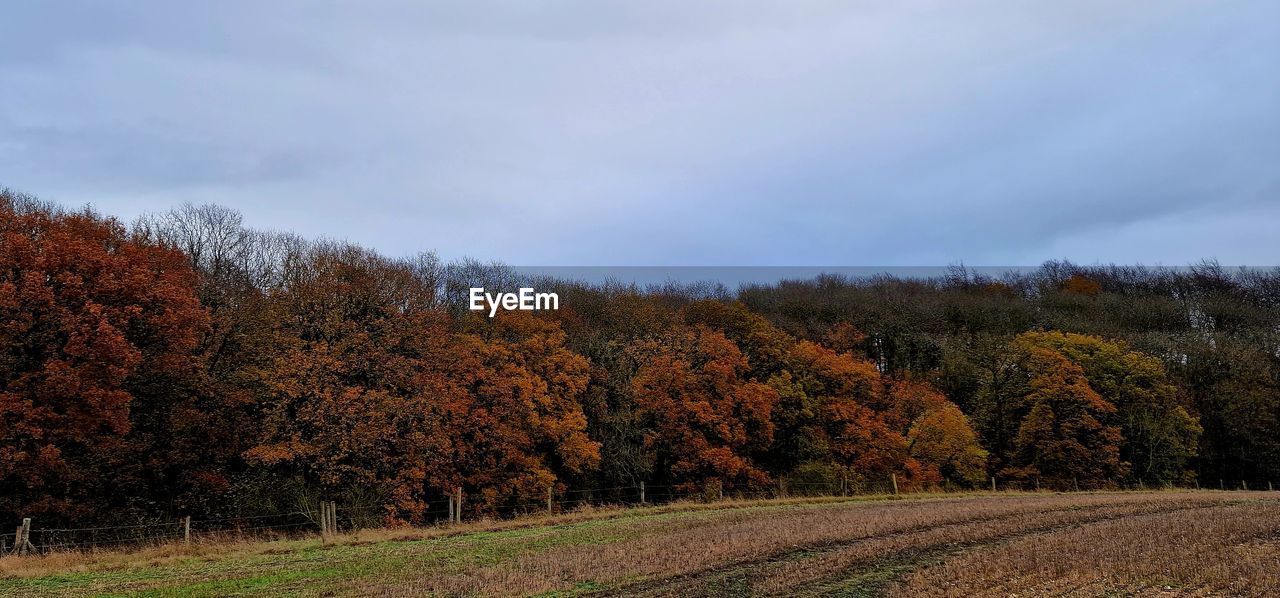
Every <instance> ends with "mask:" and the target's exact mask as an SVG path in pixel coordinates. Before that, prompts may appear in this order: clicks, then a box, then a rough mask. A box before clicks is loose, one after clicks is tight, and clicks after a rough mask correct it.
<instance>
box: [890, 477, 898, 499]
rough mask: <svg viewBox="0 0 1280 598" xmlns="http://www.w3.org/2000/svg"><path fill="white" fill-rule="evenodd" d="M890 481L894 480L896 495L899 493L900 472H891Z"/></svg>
mask: <svg viewBox="0 0 1280 598" xmlns="http://www.w3.org/2000/svg"><path fill="white" fill-rule="evenodd" d="M889 481H891V482H893V493H894V494H895V495H896V494H897V493H898V474H896V473H891V474H889Z"/></svg>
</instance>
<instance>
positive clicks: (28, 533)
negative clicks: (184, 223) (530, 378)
mask: <svg viewBox="0 0 1280 598" xmlns="http://www.w3.org/2000/svg"><path fill="white" fill-rule="evenodd" d="M1166 488H1172V486H1169V485H1164V486H1147V485H1145V484H1142V483H1140V482H1139V483H1134V484H1131V485H1122V486H1116V485H1114V484H1111V485H1106V486H1096V487H1095V486H1090V485H1081V484H1078V483H1072V484H1069V485H1065V486H1064V485H1063V484H1062V483H1058V484H1055V485H1054V487H1048V486H1047V485H1046V486H1042V485H1041V484H1040V482H1039V481H1037V480H996V479H994V478H992V479H991V482H990V484H989V486H986V487H979V488H977V490H986V491H992V492H1037V491H1038V492H1045V491H1054V492H1063V491H1076V490H1078V491H1094V490H1104V489H1111V490H1115V489H1122V490H1156V489H1166ZM1195 488H1196V489H1212V490H1268V491H1269V490H1272V489H1273V486H1272V484H1271V483H1270V482H1262V483H1256V482H1255V483H1254V484H1252V485H1251V484H1250V483H1249V482H1248V481H1240V482H1237V483H1234V484H1227V483H1226V481H1225V480H1224V481H1222V483H1221V484H1219V485H1217V486H1211V485H1206V486H1204V487H1203V488H1201V485H1200V484H1199V483H1196V485H1195ZM900 490H902V492H900ZM907 490H909V489H907V488H902V489H900V488H899V487H898V480H897V479H896V477H891V478H890V479H889V480H886V481H884V482H873V483H868V482H866V481H862V482H858V483H852V482H850V481H849V480H836V481H830V480H824V481H783V482H780V483H779V484H778V486H776V487H774V488H769V489H758V488H757V489H752V490H741V489H729V490H726V489H725V488H723V487H721V486H720V485H718V484H708V485H705V486H702V487H701V488H692V487H690V486H689V485H680V486H675V485H647V484H638V485H636V486H614V487H605V488H580V489H566V490H561V491H559V492H555V491H549V492H548V494H547V495H546V498H544V499H541V500H528V498H529V497H526V500H524V501H518V502H511V503H507V504H498V505H492V504H486V505H484V507H483V509H482V510H477V509H475V508H472V509H471V510H469V511H468V510H467V508H466V505H465V502H466V499H465V498H464V499H463V500H464V507H463V508H462V509H460V510H459V513H460V517H463V518H475V517H481V516H482V517H486V518H517V517H525V516H531V515H547V514H553V515H554V514H563V513H569V512H573V511H576V510H581V509H583V508H600V507H605V508H625V507H640V506H652V505H661V504H667V503H672V502H676V501H700V502H708V503H711V502H719V501H725V500H761V499H780V498H818V497H852V496H870V495H894V494H899V493H902V494H907V493H909V492H908V491H907ZM927 490H928V491H929V492H973V491H974V488H972V487H959V486H951V485H942V486H933V487H930V488H928V489H927ZM464 497H465V493H464ZM453 500H454V498H453V497H449V498H443V499H437V500H429V501H424V502H422V503H420V504H421V505H422V506H423V512H424V513H425V514H426V517H425V518H426V520H428V521H432V522H434V523H436V524H440V523H444V522H445V521H447V520H446V517H447V516H448V517H450V519H449V520H451V517H452V515H451V513H452V511H453V509H454V504H453ZM336 513H337V517H336V521H335V522H334V524H335V525H336V529H332V530H327V529H326V528H325V524H324V523H323V522H322V521H321V515H320V514H319V513H317V512H313V511H312V510H311V509H302V510H296V511H288V512H280V513H266V514H254V515H238V516H225V517H214V518H205V519H192V518H190V517H183V518H180V519H177V520H156V521H150V522H141V523H136V524H129V525H114V526H91V527H49V528H42V527H37V526H33V525H32V523H31V520H25V526H23V525H20V526H17V528H16V530H15V531H14V532H9V533H0V556H5V555H13V554H47V553H51V552H62V551H94V550H118V549H121V548H136V547H145V546H156V545H163V544H171V543H191V542H208V541H215V542H216V541H224V540H227V539H270V538H297V537H302V536H314V535H316V534H323V533H338V532H341V531H343V530H346V531H351V530H358V529H372V528H381V527H386V526H387V524H388V523H389V522H390V516H391V515H392V514H393V511H391V510H388V508H386V507H384V506H378V505H366V506H356V505H350V506H339V507H338V508H337V509H336ZM24 527H25V529H24Z"/></svg>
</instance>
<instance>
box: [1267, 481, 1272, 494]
mask: <svg viewBox="0 0 1280 598" xmlns="http://www.w3.org/2000/svg"><path fill="white" fill-rule="evenodd" d="M1273 491H1274V489H1273V488H1272V487H1271V480H1267V492H1273Z"/></svg>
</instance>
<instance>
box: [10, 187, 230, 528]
mask: <svg viewBox="0 0 1280 598" xmlns="http://www.w3.org/2000/svg"><path fill="white" fill-rule="evenodd" d="M194 289H195V275H194V272H193V271H192V269H191V268H190V266H188V264H187V260H186V259H185V258H184V256H183V255H182V254H181V253H179V252H178V251H176V250H174V249H171V248H167V247H161V246H157V245H154V244H150V243H146V242H140V241H137V240H134V239H132V238H130V236H129V235H128V234H127V232H126V230H125V228H124V227H123V226H121V225H120V224H119V223H118V222H116V221H114V220H111V219H109V218H103V217H100V216H98V215H96V214H94V213H92V212H89V211H83V212H76V213H67V212H61V211H59V210H57V209H55V208H52V207H50V206H46V205H41V204H39V203H36V202H35V201H33V200H31V199H29V198H24V197H19V196H15V195H12V194H7V193H6V194H4V195H3V196H0V485H2V486H3V487H4V488H5V490H4V492H3V493H0V512H4V513H8V514H9V515H14V514H16V513H17V512H18V511H19V509H21V511H22V514H24V515H32V514H35V515H41V514H47V515H53V516H54V517H57V518H59V519H63V520H66V519H69V518H73V517H76V518H96V517H99V516H100V514H102V513H105V512H106V510H105V509H103V507H105V506H106V505H107V504H112V505H114V506H115V507H124V508H126V509H129V510H135V509H136V510H139V511H147V510H151V504H148V502H149V501H163V500H167V499H168V498H169V497H167V496H164V494H163V491H164V489H163V488H157V487H155V486H154V485H153V482H154V480H152V479H150V477H149V476H150V475H151V472H150V470H149V469H148V468H147V467H146V466H147V465H153V464H152V463H149V462H148V454H149V451H150V449H152V448H153V447H152V446H148V441H149V438H148V437H147V436H146V433H147V432H148V431H150V430H149V429H148V423H149V422H147V421H140V418H141V417H142V414H144V413H151V414H155V417H156V419H159V420H164V419H167V416H166V414H167V413H172V411H171V410H170V406H177V405H182V404H184V402H185V401H186V398H187V397H188V396H189V394H190V392H191V386H192V385H191V380H192V376H193V374H194V373H195V371H196V370H197V369H198V367H199V364H198V360H196V359H195V357H194V353H195V348H196V344H197V342H198V340H199V338H200V335H201V333H202V331H203V330H204V327H205V326H206V325H207V319H206V314H205V311H204V310H203V309H202V308H201V307H200V305H199V303H198V301H197V299H196V295H195V292H194ZM154 465H158V466H162V467H163V466H165V465H167V464H164V463H158V464H154ZM152 504H154V503H152ZM81 520H83V519H81Z"/></svg>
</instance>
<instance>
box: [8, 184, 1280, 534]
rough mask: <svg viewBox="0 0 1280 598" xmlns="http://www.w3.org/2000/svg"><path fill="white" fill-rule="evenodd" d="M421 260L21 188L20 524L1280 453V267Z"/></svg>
mask: <svg viewBox="0 0 1280 598" xmlns="http://www.w3.org/2000/svg"><path fill="white" fill-rule="evenodd" d="M520 276H521V275H520V274H518V273H517V272H516V270H514V269H512V268H509V267H506V266H503V265H501V264H487V263H480V262H476V261H470V260H464V261H459V262H445V261H442V260H440V259H439V258H437V257H436V256H435V255H434V254H431V253H423V254H421V255H417V256H412V257H406V258H396V257H387V256H383V255H380V254H379V253H377V252H375V251H372V250H369V249H366V248H363V247H360V246H358V245H355V244H351V243H346V242H341V241H333V240H308V239H304V238H301V237H299V236H297V235H295V234H291V233H287V232H275V231H266V230H257V229H255V228H253V227H251V226H249V225H248V224H246V223H245V222H243V219H242V217H241V216H240V215H239V214H238V213H236V212H234V211H232V210H229V209H226V208H222V207H219V206H216V205H204V206H191V205H186V206H181V207H176V208H174V209H173V210H171V211H168V212H164V213H158V214H154V215H150V216H146V217H143V218H140V219H138V220H137V221H135V222H130V223H124V222H121V221H119V220H118V219H115V218H112V217H110V216H106V215H101V214H98V213H95V212H93V211H92V210H89V209H83V210H67V209H64V208H61V207H59V206H57V205H54V204H51V203H47V202H42V201H40V200H38V199H35V198H33V197H30V196H26V195H22V194H19V193H15V192H8V191H6V192H3V194H2V195H0V521H14V520H15V519H17V518H19V517H24V516H25V517H38V518H40V520H41V521H42V522H45V523H46V524H53V523H57V522H75V523H79V524H84V523H93V522H98V523H103V524H108V523H121V522H136V521H146V520H149V519H151V518H159V517H176V516H179V515H184V514H185V515H195V516H198V517H219V516H235V515H241V514H256V513H271V512H277V511H283V510H290V509H292V508H294V507H293V505H295V504H296V503H297V502H298V501H299V500H303V499H304V498H305V497H308V496H324V497H339V498H340V499H341V500H342V501H343V502H344V504H353V505H368V506H370V507H372V508H376V509H377V511H378V513H379V516H380V517H381V518H382V519H383V520H384V521H385V522H387V523H388V524H398V523H408V524H421V523H424V522H429V521H433V520H437V519H440V518H442V517H444V516H445V515H444V513H443V507H441V506H439V504H440V503H439V499H440V498H442V497H445V496H448V495H449V493H450V492H453V491H454V489H455V488H459V487H460V488H463V489H464V491H465V493H466V494H467V496H468V497H469V498H468V501H467V503H466V509H467V510H468V513H467V515H468V516H495V517H501V516H505V515H509V514H512V513H515V512H517V511H518V510H519V507H520V505H525V504H529V503H537V502H539V501H540V500H542V499H543V497H545V496H547V493H548V491H549V490H550V491H554V492H564V491H566V490H567V489H570V488H572V489H576V490H591V489H596V490H598V491H599V495H600V496H606V497H607V495H608V494H607V493H608V489H610V488H617V487H622V486H633V485H635V484H637V483H639V482H642V481H643V482H646V483H648V484H651V485H652V486H653V487H655V488H662V487H666V488H671V489H673V491H676V490H678V491H680V492H703V491H708V492H709V491H711V489H714V491H716V492H723V493H725V494H734V493H749V492H758V491H762V490H771V489H774V488H778V487H780V486H781V487H785V486H786V485H787V484H788V483H790V484H793V485H795V487H800V484H802V483H808V484H815V483H816V484H831V485H834V486H838V487H842V488H843V487H847V488H851V489H853V490H854V491H856V490H858V489H871V488H879V487H882V485H883V484H884V483H885V481H886V480H887V479H890V478H892V479H895V480H896V481H897V483H898V484H901V485H902V486H903V487H904V488H907V489H935V488H956V489H960V488H972V487H983V486H985V485H987V484H989V483H990V480H991V479H992V478H995V479H996V480H998V481H999V482H1000V483H1008V484H1022V485H1024V487H1030V486H1033V485H1034V486H1035V487H1043V488H1048V489H1061V490H1071V489H1104V488H1122V487H1137V486H1139V485H1141V486H1153V487H1154V486H1167V485H1172V486H1183V487H1188V486H1193V485H1200V486H1204V487H1214V488H1216V487H1220V486H1221V487H1239V486H1241V485H1242V484H1250V485H1254V484H1256V485H1258V486H1261V487H1265V486H1266V484H1267V483H1268V482H1270V481H1272V480H1275V481H1280V269H1278V270H1260V269H1230V268H1225V267H1222V266H1220V265H1218V264H1216V263H1214V262H1211V261H1210V262H1204V263H1201V264H1197V265H1193V266H1187V267H1182V268H1144V267H1140V266H1114V265H1097V266H1082V265H1075V264H1071V263H1067V262H1050V263H1046V264H1044V265H1043V266H1041V267H1040V268H1039V269H1036V270H1035V271H1032V272H1010V273H1008V274H1006V275H1002V276H988V275H981V274H977V273H975V272H973V271H971V270H968V269H965V268H964V267H955V268H952V269H951V271H950V273H949V274H948V275H946V276H939V277H933V278H895V277H891V276H879V277H870V278H848V277H841V276H821V277H818V278H815V279H811V280H787V281H778V282H776V283H772V284H750V285H745V286H742V287H741V288H738V289H735V290H726V289H725V288H723V287H721V286H718V285H716V284H714V283H709V284H667V285H660V286H652V287H644V288H640V287H638V286H636V285H632V284H620V283H586V282H582V281H574V280H556V279H542V280H537V281H536V285H535V286H536V287H537V288H538V289H539V290H547V291H554V292H556V293H557V294H558V295H559V297H560V307H559V309H558V310H553V311H540V312H499V313H498V314H497V316H496V317H494V318H489V317H487V314H481V313H477V312H472V311H470V310H468V309H467V296H466V292H467V289H468V288H469V287H478V286H484V287H487V288H491V289H503V290H515V289H516V288H517V287H518V286H520V284H522V283H525V282H528V281H523V280H521V278H520Z"/></svg>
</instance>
